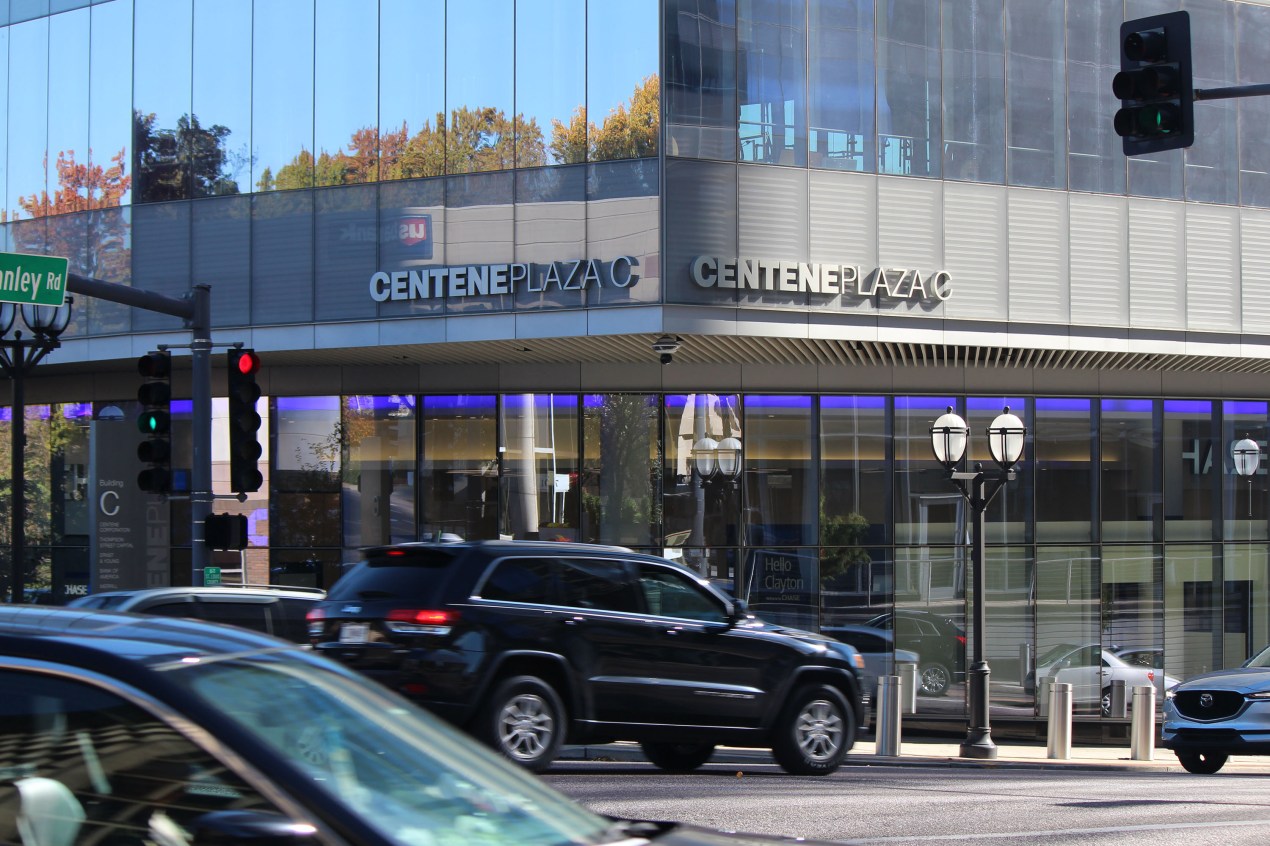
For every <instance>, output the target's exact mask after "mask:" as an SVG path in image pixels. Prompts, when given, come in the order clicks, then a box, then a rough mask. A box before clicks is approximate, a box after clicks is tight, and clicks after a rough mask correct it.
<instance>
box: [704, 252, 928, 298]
mask: <svg viewBox="0 0 1270 846" xmlns="http://www.w3.org/2000/svg"><path fill="white" fill-rule="evenodd" d="M691 276H692V281H693V282H694V283H696V284H697V286H698V287H701V288H724V289H736V290H749V291H774V292H779V293H782V294H813V295H815V294H819V295H821V296H826V297H835V296H838V295H846V296H857V297H882V298H886V299H894V300H921V301H926V302H942V301H944V300H947V299H948V298H949V297H950V296H952V277H951V276H950V275H949V274H948V271H946V270H936V271H933V272H927V273H926V274H925V275H923V273H922V272H921V271H920V270H917V269H914V268H909V267H877V268H873V269H872V270H870V271H869V272H867V273H866V272H864V270H863V268H862V267H861V266H860V265H854V264H829V263H823V262H820V263H808V262H798V261H779V260H775V259H762V258H722V257H719V256H697V257H696V258H695V259H693V260H692V268H691Z"/></svg>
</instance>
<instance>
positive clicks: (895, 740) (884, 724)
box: [874, 676, 902, 758]
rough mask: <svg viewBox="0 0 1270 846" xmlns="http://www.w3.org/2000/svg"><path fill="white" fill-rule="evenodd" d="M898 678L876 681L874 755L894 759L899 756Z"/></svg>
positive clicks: (885, 677) (882, 678)
mask: <svg viewBox="0 0 1270 846" xmlns="http://www.w3.org/2000/svg"><path fill="white" fill-rule="evenodd" d="M901 704H902V703H901V702H900V677H899V676H882V677H881V678H879V679H878V728H877V745H876V748H875V750H874V751H875V753H876V754H878V755H886V756H887V757H891V758H894V757H896V756H898V755H899V754H900V705H901Z"/></svg>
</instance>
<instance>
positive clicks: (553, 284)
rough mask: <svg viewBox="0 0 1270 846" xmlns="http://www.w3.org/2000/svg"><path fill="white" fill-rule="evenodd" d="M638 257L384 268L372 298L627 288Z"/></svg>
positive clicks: (375, 278) (375, 281)
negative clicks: (536, 262)
mask: <svg viewBox="0 0 1270 846" xmlns="http://www.w3.org/2000/svg"><path fill="white" fill-rule="evenodd" d="M638 266H639V259H637V258H635V257H634V256H618V257H617V258H615V259H613V260H612V261H600V260H599V259H590V260H586V259H578V260H575V261H553V262H551V263H549V264H530V263H527V262H518V263H510V264H464V265H455V266H439V265H438V266H428V267H419V268H413V269H408V270H394V271H387V270H381V271H379V272H377V273H375V274H374V275H373V276H371V277H370V298H371V299H372V300H374V301H375V302H377V303H382V302H387V301H388V300H428V299H462V298H464V297H481V296H492V295H499V294H514V293H516V291H518V290H524V291H528V292H530V293H540V292H542V291H546V290H547V289H549V288H556V289H558V290H561V291H585V290H586V289H587V288H590V287H592V286H594V287H596V288H600V287H604V286H611V287H614V288H629V287H630V286H632V285H634V284H635V283H636V282H638V281H639V274H638V273H636V272H635V268H636V267H638Z"/></svg>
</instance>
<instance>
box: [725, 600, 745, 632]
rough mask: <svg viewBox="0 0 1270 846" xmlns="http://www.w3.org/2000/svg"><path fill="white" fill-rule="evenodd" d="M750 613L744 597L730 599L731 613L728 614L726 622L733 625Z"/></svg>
mask: <svg viewBox="0 0 1270 846" xmlns="http://www.w3.org/2000/svg"><path fill="white" fill-rule="evenodd" d="M749 615H750V609H749V607H748V606H747V605H746V604H745V600H744V599H733V600H732V613H730V614H728V624H729V625H732V626H735V625H736V624H737V623H740V622H742V621H744V620H745V618H746V617H748V616H749Z"/></svg>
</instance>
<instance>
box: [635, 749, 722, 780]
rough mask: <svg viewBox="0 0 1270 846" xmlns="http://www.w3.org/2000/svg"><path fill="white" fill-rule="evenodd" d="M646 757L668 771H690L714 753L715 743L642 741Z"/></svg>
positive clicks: (698, 766)
mask: <svg viewBox="0 0 1270 846" xmlns="http://www.w3.org/2000/svg"><path fill="white" fill-rule="evenodd" d="M640 748H641V749H643V750H644V757H645V758H647V759H648V760H649V761H650V762H651V763H653V764H655V765H657V766H658V767H659V768H661V769H663V770H665V771H666V772H668V773H690V772H692V771H693V770H697V769H700V768H701V765H702V764H704V763H705V762H706V761H709V760H710V756H711V755H713V754H714V744H713V743H641V744H640Z"/></svg>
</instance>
